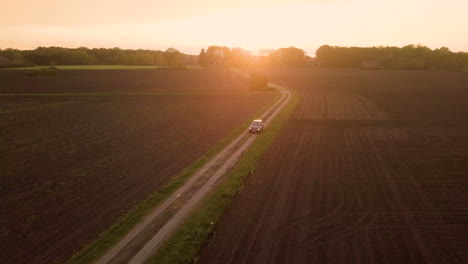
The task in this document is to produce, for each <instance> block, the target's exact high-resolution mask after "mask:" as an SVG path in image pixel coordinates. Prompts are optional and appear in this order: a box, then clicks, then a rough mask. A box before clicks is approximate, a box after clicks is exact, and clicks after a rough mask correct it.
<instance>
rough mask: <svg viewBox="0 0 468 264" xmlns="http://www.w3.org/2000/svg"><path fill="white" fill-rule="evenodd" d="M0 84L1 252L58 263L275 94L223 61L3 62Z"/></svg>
mask: <svg viewBox="0 0 468 264" xmlns="http://www.w3.org/2000/svg"><path fill="white" fill-rule="evenodd" d="M0 84H1V85H0V127H1V130H0V138H1V142H2V144H1V145H0V153H1V155H2V159H1V161H0V167H1V171H2V173H1V174H2V176H1V177H0V212H1V218H0V245H1V246H0V259H1V260H2V261H7V262H8V263H53V262H55V263H63V262H64V261H66V260H67V259H68V258H69V257H71V256H72V255H73V254H74V253H75V252H76V251H77V250H79V249H80V248H81V247H82V246H83V245H85V244H87V243H89V242H90V241H91V240H93V239H94V238H96V237H97V236H98V235H99V234H100V233H101V232H103V231H104V230H106V229H107V228H109V227H110V226H111V225H112V224H113V223H114V222H115V221H116V220H117V219H118V218H120V217H121V216H122V215H124V214H125V213H126V212H128V211H129V210H131V209H132V208H133V207H134V206H135V205H136V204H138V203H139V202H141V201H143V200H145V199H146V198H148V197H149V196H151V195H152V194H154V193H156V192H157V191H158V189H160V188H161V187H162V186H163V185H164V184H166V183H168V182H169V181H170V179H171V178H172V177H174V176H176V175H177V174H179V173H180V172H181V171H182V170H183V169H184V168H186V167H188V166H189V165H190V164H192V163H193V162H194V161H195V160H197V159H198V158H199V157H201V156H202V155H203V154H204V153H206V152H207V151H208V150H209V149H210V147H212V146H213V145H214V144H215V143H216V142H218V141H220V140H222V139H223V138H225V137H227V136H228V135H229V134H230V133H231V132H232V131H233V130H234V129H236V128H237V127H239V126H241V125H242V124H244V123H245V122H246V121H247V120H249V119H250V118H253V117H254V116H255V114H256V113H257V112H258V111H259V110H261V109H263V108H264V107H265V106H267V105H269V104H271V102H272V100H273V98H274V94H273V93H271V92H251V91H249V90H248V89H247V81H246V80H244V79H243V78H241V77H240V76H238V75H236V74H234V73H232V72H230V71H228V70H201V69H200V70H166V69H161V70H154V69H153V70H150V69H142V70H131V71H128V70H103V71H74V70H67V71H62V72H59V74H57V75H56V76H28V75H27V71H8V70H1V71H0Z"/></svg>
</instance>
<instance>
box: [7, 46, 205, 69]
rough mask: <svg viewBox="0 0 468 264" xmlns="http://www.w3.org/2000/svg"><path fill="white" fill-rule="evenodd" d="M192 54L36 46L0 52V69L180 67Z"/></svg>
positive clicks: (168, 50)
mask: <svg viewBox="0 0 468 264" xmlns="http://www.w3.org/2000/svg"><path fill="white" fill-rule="evenodd" d="M196 61H197V58H196V56H193V55H187V54H182V53H181V52H180V51H178V50H177V49H174V48H168V49H167V50H165V51H160V50H143V49H139V50H131V49H120V48H93V49H89V48H85V47H81V48H76V49H72V48H62V47H38V48H36V49H34V50H18V49H4V50H1V49H0V67H23V66H34V65H52V66H53V65H155V66H168V67H180V66H181V65H185V64H194V63H196Z"/></svg>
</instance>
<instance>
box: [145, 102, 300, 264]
mask: <svg viewBox="0 0 468 264" xmlns="http://www.w3.org/2000/svg"><path fill="white" fill-rule="evenodd" d="M298 102H299V97H298V96H297V94H295V93H293V94H292V98H291V100H290V101H289V102H288V103H287V105H286V106H285V108H284V109H283V110H282V111H281V112H280V113H279V114H278V115H277V116H276V118H275V119H274V120H272V121H271V123H270V124H269V126H268V127H267V129H265V131H264V132H262V135H261V136H259V137H258V138H257V139H256V140H255V141H254V143H253V144H252V146H251V147H250V148H249V149H248V150H247V151H246V153H245V154H244V156H243V157H242V158H241V160H240V161H239V163H238V164H237V165H236V166H235V168H234V169H233V170H232V171H231V172H229V173H228V174H227V175H226V177H225V178H224V179H223V180H222V182H221V183H220V184H219V185H218V186H217V187H216V188H215V189H214V190H213V191H212V192H211V193H210V194H208V196H207V197H206V198H205V199H203V201H202V202H201V203H200V205H199V207H198V208H197V209H196V210H194V212H193V213H192V214H191V215H190V217H189V218H188V219H187V220H186V221H185V222H184V223H183V224H182V225H181V226H180V228H178V230H177V231H176V232H175V233H174V234H173V235H172V236H171V237H170V238H169V239H168V240H167V241H166V242H165V243H164V244H163V246H162V247H161V248H160V249H159V250H158V252H156V254H155V255H154V256H153V257H151V258H150V260H149V261H148V263H158V264H165V263H170V264H178V263H192V262H196V259H195V258H196V255H197V252H198V251H199V249H200V247H201V245H202V244H203V243H204V241H205V240H206V239H207V237H208V235H209V234H210V233H211V232H212V231H213V228H214V226H215V224H216V223H217V222H218V220H219V218H220V217H221V215H222V214H223V212H224V211H225V210H226V208H227V207H228V206H229V205H230V204H231V202H232V199H233V198H234V196H235V195H236V194H237V193H239V192H240V191H241V190H242V188H243V185H244V180H245V178H246V176H247V175H248V174H249V173H251V172H252V171H253V170H254V168H255V167H256V166H257V163H258V161H259V159H260V158H261V156H262V155H263V154H264V153H265V152H266V151H267V150H268V148H269V147H270V145H271V143H272V142H273V140H274V139H275V137H276V136H277V134H278V133H279V132H280V130H281V128H282V127H283V125H284V124H285V122H286V121H287V120H288V118H289V116H290V114H291V113H292V111H293V110H294V109H295V107H296V106H297V104H298Z"/></svg>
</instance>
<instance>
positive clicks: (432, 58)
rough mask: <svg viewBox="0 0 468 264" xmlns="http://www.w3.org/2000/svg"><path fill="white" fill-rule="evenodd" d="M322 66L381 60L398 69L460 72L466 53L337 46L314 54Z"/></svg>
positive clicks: (325, 48) (410, 47)
mask: <svg viewBox="0 0 468 264" xmlns="http://www.w3.org/2000/svg"><path fill="white" fill-rule="evenodd" d="M315 54H316V55H317V59H318V61H319V63H320V65H321V66H323V67H359V65H360V64H361V62H363V61H368V60H374V61H379V62H380V63H381V64H382V65H383V66H384V67H385V68H397V69H431V68H432V69H460V67H463V66H462V65H464V62H463V61H465V60H464V55H463V53H460V52H458V53H453V52H451V51H450V50H449V49H448V48H446V47H442V48H440V49H435V50H431V49H430V48H428V47H426V46H422V45H407V46H404V47H401V48H399V47H371V48H361V47H336V46H328V45H323V46H321V47H320V48H319V49H318V50H317V51H316V53H315Z"/></svg>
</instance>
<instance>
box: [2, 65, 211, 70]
mask: <svg viewBox="0 0 468 264" xmlns="http://www.w3.org/2000/svg"><path fill="white" fill-rule="evenodd" d="M54 67H55V68H56V69H58V70H141V69H167V67H165V66H154V65H150V66H143V65H61V66H60V65H59V66H54ZM48 68H49V66H32V67H18V68H0V70H2V69H3V70H40V69H48ZM201 68H202V67H200V66H197V65H186V66H184V67H183V69H201Z"/></svg>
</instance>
